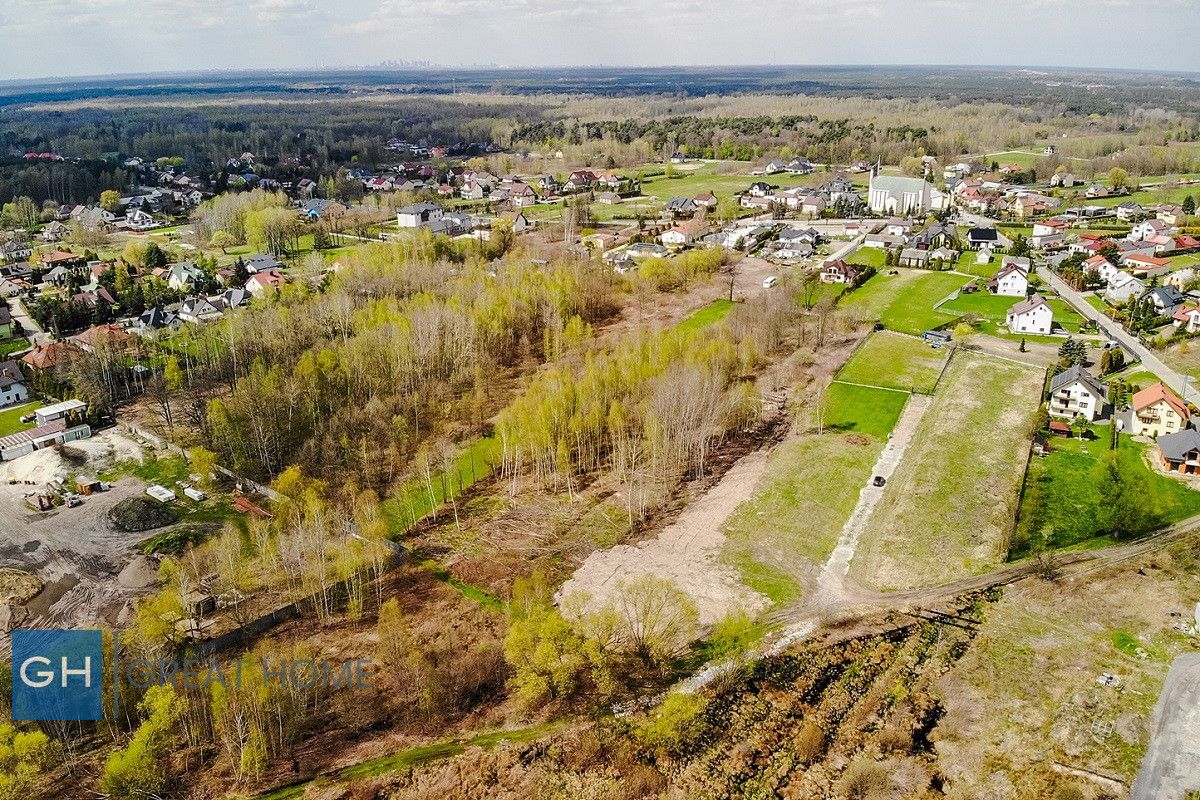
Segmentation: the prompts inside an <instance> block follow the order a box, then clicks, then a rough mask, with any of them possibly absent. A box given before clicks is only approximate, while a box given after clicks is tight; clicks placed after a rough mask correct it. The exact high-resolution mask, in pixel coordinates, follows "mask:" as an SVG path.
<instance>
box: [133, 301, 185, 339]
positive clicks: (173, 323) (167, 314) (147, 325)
mask: <svg viewBox="0 0 1200 800" xmlns="http://www.w3.org/2000/svg"><path fill="white" fill-rule="evenodd" d="M180 322H181V320H180V319H179V316H178V315H177V314H175V313H174V312H172V311H167V310H166V309H164V308H163V307H162V306H154V307H153V308H148V309H146V310H145V311H143V312H142V314H141V316H139V317H138V320H137V323H136V324H135V326H134V328H133V330H134V331H136V332H137V333H138V335H140V336H147V337H151V338H153V337H154V336H155V335H156V334H157V333H158V332H159V331H161V330H164V329H171V330H177V329H178V328H179V323H180Z"/></svg>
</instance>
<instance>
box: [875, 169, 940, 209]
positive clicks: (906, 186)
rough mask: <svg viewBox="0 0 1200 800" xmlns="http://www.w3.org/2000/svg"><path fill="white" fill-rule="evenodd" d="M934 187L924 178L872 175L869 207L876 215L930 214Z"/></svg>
mask: <svg viewBox="0 0 1200 800" xmlns="http://www.w3.org/2000/svg"><path fill="white" fill-rule="evenodd" d="M932 192H933V186H932V185H931V184H930V183H929V181H927V180H925V179H924V178H906V177H900V176H896V175H872V176H871V185H870V188H869V191H868V193H867V206H868V207H869V208H870V209H871V211H872V212H873V213H876V214H917V215H924V214H927V213H929V210H930V208H932V203H933V196H932Z"/></svg>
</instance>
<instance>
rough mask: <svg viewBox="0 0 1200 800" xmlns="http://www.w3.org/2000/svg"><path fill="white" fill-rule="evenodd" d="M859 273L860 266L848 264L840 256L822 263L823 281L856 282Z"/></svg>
mask: <svg viewBox="0 0 1200 800" xmlns="http://www.w3.org/2000/svg"><path fill="white" fill-rule="evenodd" d="M858 275H859V269H858V267H856V266H854V265H852V264H847V263H846V262H845V261H843V260H842V259H840V258H839V259H838V260H837V261H826V262H825V263H824V264H822V265H821V283H854V281H855V280H856V279H857V278H858Z"/></svg>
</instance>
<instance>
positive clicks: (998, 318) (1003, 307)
mask: <svg viewBox="0 0 1200 800" xmlns="http://www.w3.org/2000/svg"><path fill="white" fill-rule="evenodd" d="M1020 301H1021V298H1019V297H1007V296H1004V295H995V294H991V293H990V292H986V291H981V292H975V293H974V294H962V295H959V296H958V297H956V298H955V299H954V300H951V301H950V302H949V303H946V304H945V305H944V306H941V307H939V308H938V310H939V311H941V312H943V313H945V314H948V315H950V316H954V317H960V316H962V315H964V314H978V315H979V316H980V317H982V318H984V319H985V320H988V321H989V322H991V323H994V324H993V325H991V326H983V330H984V331H985V332H986V333H992V334H995V333H996V330H995V326H996V325H1000V324H1003V323H1004V321H1005V319H1006V318H1007V317H1008V310H1009V309H1010V308H1012V307H1013V306H1014V305H1016V304H1017V303H1019V302H1020ZM1046 302H1048V303H1049V304H1050V310H1051V311H1053V312H1054V323H1055V324H1056V325H1058V326H1060V327H1061V328H1062V329H1063V330H1065V331H1068V332H1070V333H1078V332H1079V326H1080V324H1082V323H1083V317H1081V316H1080V315H1079V314H1078V313H1077V312H1076V311H1075V309H1073V308H1071V306H1070V305H1068V304H1067V303H1066V302H1065V301H1064V300H1062V299H1061V298H1058V297H1048V298H1046Z"/></svg>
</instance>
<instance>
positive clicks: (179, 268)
mask: <svg viewBox="0 0 1200 800" xmlns="http://www.w3.org/2000/svg"><path fill="white" fill-rule="evenodd" d="M203 279H204V270H202V269H200V268H199V267H197V266H196V265H195V264H193V263H191V262H187V263H183V264H172V265H170V266H169V267H167V285H168V286H170V287H171V288H172V289H174V290H175V291H177V292H186V291H188V290H189V289H191V288H192V284H193V283H195V282H196V281H199V280H203Z"/></svg>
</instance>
